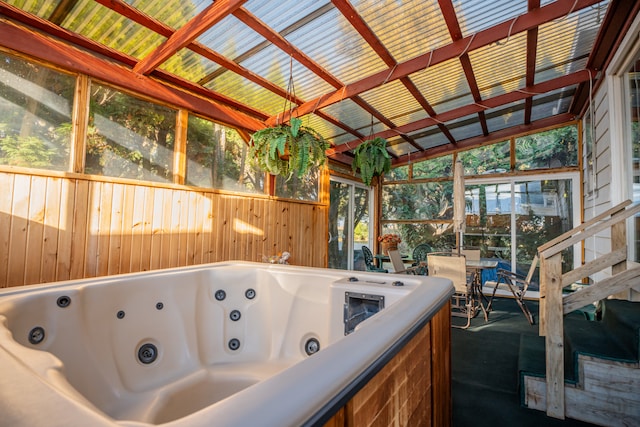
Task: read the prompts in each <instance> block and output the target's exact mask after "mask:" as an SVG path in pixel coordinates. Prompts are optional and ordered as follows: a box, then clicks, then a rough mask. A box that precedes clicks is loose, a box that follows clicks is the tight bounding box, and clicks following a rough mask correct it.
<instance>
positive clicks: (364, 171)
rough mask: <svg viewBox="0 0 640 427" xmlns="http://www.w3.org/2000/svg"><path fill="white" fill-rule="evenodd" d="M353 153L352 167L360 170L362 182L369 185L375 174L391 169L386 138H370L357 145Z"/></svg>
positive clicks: (378, 174) (354, 169)
mask: <svg viewBox="0 0 640 427" xmlns="http://www.w3.org/2000/svg"><path fill="white" fill-rule="evenodd" d="M353 154H354V155H355V157H354V159H353V163H352V164H351V168H352V169H353V171H354V172H356V171H358V170H360V176H361V177H362V182H364V183H365V184H367V185H371V181H372V180H373V177H374V176H380V175H382V174H384V173H385V172H389V171H390V170H391V157H390V156H389V152H388V151H387V140H386V139H382V138H378V137H376V138H374V139H369V140H367V141H365V142H363V143H362V144H360V145H359V146H358V147H356V149H355V150H353Z"/></svg>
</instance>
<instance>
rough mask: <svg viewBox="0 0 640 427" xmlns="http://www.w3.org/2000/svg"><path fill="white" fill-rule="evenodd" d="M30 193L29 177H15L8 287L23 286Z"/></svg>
mask: <svg viewBox="0 0 640 427" xmlns="http://www.w3.org/2000/svg"><path fill="white" fill-rule="evenodd" d="M30 191H31V179H30V177H28V176H24V175H16V177H15V181H14V186H13V205H12V207H11V218H10V221H11V229H10V231H9V259H8V268H9V274H8V278H7V284H8V285H9V286H19V285H23V284H24V270H25V262H26V247H27V226H28V220H27V218H28V215H29V196H30V194H29V193H30Z"/></svg>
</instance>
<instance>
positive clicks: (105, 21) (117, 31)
mask: <svg viewBox="0 0 640 427" xmlns="http://www.w3.org/2000/svg"><path fill="white" fill-rule="evenodd" d="M60 25H61V26H62V27H63V28H66V29H68V30H70V31H73V32H74V33H78V34H81V35H83V36H85V37H87V38H89V39H91V40H93V41H96V42H98V43H101V44H103V45H105V46H108V47H111V48H113V49H115V50H117V51H120V52H122V53H125V54H127V55H130V56H133V57H134V58H138V59H142V58H144V57H145V56H146V55H148V54H149V53H151V52H152V51H153V50H154V49H155V48H156V47H158V46H159V45H160V44H161V43H162V42H164V41H165V38H164V37H163V36H161V35H159V34H157V33H155V32H153V31H151V30H149V29H147V28H145V27H143V26H141V25H139V24H137V23H136V22H134V21H132V20H130V19H129V18H125V17H124V16H122V15H120V14H118V13H116V12H114V11H112V10H111V9H107V8H106V7H104V6H102V5H100V4H98V3H96V2H94V1H92V0H80V1H79V2H78V3H77V4H76V5H75V7H74V8H73V9H72V10H71V12H70V13H69V14H68V15H67V16H66V17H65V18H64V20H63V21H62V23H61V24H60Z"/></svg>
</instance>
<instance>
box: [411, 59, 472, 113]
mask: <svg viewBox="0 0 640 427" xmlns="http://www.w3.org/2000/svg"><path fill="white" fill-rule="evenodd" d="M410 77H411V80H412V81H413V83H414V84H415V85H416V86H417V87H418V89H419V90H420V92H422V94H423V95H424V97H425V98H426V99H427V101H428V102H429V104H431V106H432V107H433V108H434V110H436V113H442V112H444V111H449V110H452V109H454V108H456V107H460V106H462V105H466V104H468V103H469V102H471V103H473V98H472V97H471V89H469V84H468V83H467V79H466V78H465V76H464V71H463V70H462V66H461V65H460V60H459V59H458V58H455V59H452V60H449V61H445V62H443V63H441V64H438V65H435V66H432V67H429V68H427V69H426V70H423V71H420V72H417V73H414V74H411V76H410ZM469 100H470V101H469Z"/></svg>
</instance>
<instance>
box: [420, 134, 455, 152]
mask: <svg viewBox="0 0 640 427" xmlns="http://www.w3.org/2000/svg"><path fill="white" fill-rule="evenodd" d="M414 140H415V141H416V142H417V143H418V144H420V146H421V147H422V148H424V149H428V148H433V147H438V146H440V145H445V144H448V143H449V140H448V139H447V137H446V136H445V135H444V134H443V133H442V132H437V133H433V134H427V135H425V136H422V137H419V138H414Z"/></svg>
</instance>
